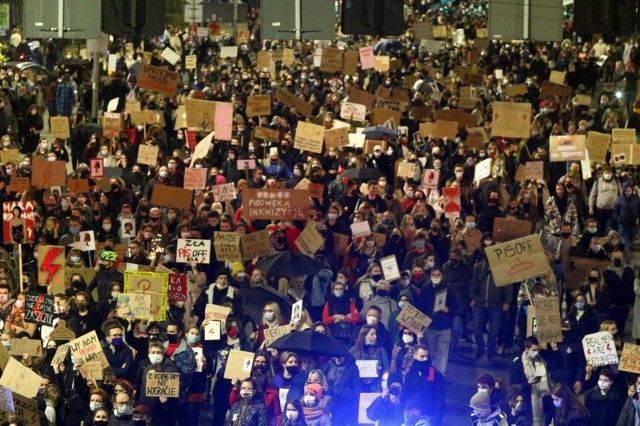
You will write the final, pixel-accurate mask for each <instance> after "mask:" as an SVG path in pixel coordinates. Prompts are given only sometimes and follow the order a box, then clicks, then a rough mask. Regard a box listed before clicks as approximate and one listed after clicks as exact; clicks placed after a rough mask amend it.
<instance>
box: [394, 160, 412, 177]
mask: <svg viewBox="0 0 640 426" xmlns="http://www.w3.org/2000/svg"><path fill="white" fill-rule="evenodd" d="M415 172H416V164H415V163H410V162H408V161H400V162H399V163H398V170H397V171H396V176H398V177H408V178H410V179H413V175H414V174H415Z"/></svg>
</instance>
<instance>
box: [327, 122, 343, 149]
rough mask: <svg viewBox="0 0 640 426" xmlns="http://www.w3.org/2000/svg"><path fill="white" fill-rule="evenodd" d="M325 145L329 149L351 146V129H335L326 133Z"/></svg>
mask: <svg viewBox="0 0 640 426" xmlns="http://www.w3.org/2000/svg"><path fill="white" fill-rule="evenodd" d="M324 145H325V147H326V148H327V149H328V148H337V147H341V146H346V145H349V128H348V127H334V128H333V129H327V130H325V131H324Z"/></svg>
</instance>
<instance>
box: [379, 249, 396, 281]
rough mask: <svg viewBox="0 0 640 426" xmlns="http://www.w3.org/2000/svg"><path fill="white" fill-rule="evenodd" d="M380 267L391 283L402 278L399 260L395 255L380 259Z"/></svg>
mask: <svg viewBox="0 0 640 426" xmlns="http://www.w3.org/2000/svg"><path fill="white" fill-rule="evenodd" d="M380 267H381V268H382V273H383V274H384V279H385V280H387V281H390V282H391V281H393V280H397V279H399V278H400V268H398V259H396V256H395V255H391V256H387V257H383V258H382V259H380Z"/></svg>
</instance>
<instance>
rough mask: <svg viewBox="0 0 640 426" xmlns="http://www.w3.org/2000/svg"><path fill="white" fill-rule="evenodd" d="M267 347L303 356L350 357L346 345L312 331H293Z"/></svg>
mask: <svg viewBox="0 0 640 426" xmlns="http://www.w3.org/2000/svg"><path fill="white" fill-rule="evenodd" d="M269 347H270V348H274V349H278V350H279V351H292V352H296V353H301V354H303V355H324V356H334V357H343V356H349V355H350V354H349V348H347V344H346V343H344V342H342V341H340V340H337V339H334V338H333V337H330V336H327V335H326V334H322V333H318V332H315V331H313V330H304V331H294V332H293V333H289V334H287V335H286V336H282V337H280V338H279V339H278V340H276V341H275V342H273V343H272V344H271V345H269Z"/></svg>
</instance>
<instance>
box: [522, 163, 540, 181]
mask: <svg viewBox="0 0 640 426" xmlns="http://www.w3.org/2000/svg"><path fill="white" fill-rule="evenodd" d="M524 178H525V179H527V180H538V181H540V180H542V179H544V161H527V163H526V164H525V168H524Z"/></svg>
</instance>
